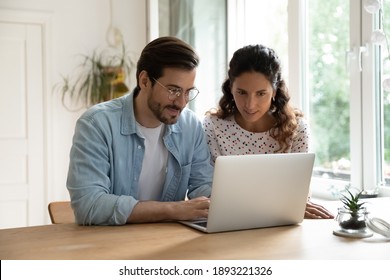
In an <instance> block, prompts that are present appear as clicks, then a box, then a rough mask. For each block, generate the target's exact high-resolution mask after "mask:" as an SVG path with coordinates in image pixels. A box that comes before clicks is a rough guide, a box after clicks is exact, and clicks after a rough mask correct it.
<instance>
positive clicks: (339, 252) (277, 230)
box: [0, 220, 390, 260]
mask: <svg viewBox="0 0 390 280" xmlns="http://www.w3.org/2000/svg"><path fill="white" fill-rule="evenodd" d="M335 225H336V222H335V221H333V220H305V221H304V222H303V223H302V224H300V225H296V226H285V227H274V228H265V229H254V230H244V231H235V232H225V233H214V234H206V233H201V232H198V231H196V230H193V229H191V228H188V227H186V226H184V225H181V224H178V223H155V224H138V225H125V226H79V225H76V224H58V225H45V226H35V227H25V228H14V229H5V230H0V259H2V260H7V259H58V260H69V259H77V260H79V259H91V260H93V259H138V260H145V259H150V260H155V259H165V260H172V259H181V260H189V259H198V260H204V259H206V260H213V259H214V260H227V259H269V260H278V259H283V260H291V259H317V260H326V259H351V260H355V259H385V260H390V239H386V238H384V237H381V236H379V235H376V234H375V235H374V236H373V237H370V238H366V239H352V238H344V237H338V236H335V235H333V234H332V231H333V228H334V226H335Z"/></svg>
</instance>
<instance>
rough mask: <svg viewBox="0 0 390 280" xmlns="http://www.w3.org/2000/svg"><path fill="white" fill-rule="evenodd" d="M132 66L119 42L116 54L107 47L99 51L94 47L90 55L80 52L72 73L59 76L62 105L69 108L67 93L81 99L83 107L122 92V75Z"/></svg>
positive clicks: (123, 82) (124, 87)
mask: <svg viewBox="0 0 390 280" xmlns="http://www.w3.org/2000/svg"><path fill="white" fill-rule="evenodd" d="M113 52H114V53H113ZM115 52H116V53H115ZM133 66H134V63H133V62H132V60H131V59H130V57H129V55H128V54H127V53H126V50H125V46H124V45H123V44H122V48H121V51H120V53H119V54H118V53H117V50H116V49H113V48H109V49H106V50H104V51H102V52H100V53H98V52H96V51H94V52H93V54H92V55H90V56H87V55H83V61H82V63H81V64H80V65H79V67H78V68H77V71H76V73H75V74H74V75H73V76H71V77H69V76H67V77H63V80H62V83H61V84H60V91H61V93H62V103H63V105H64V106H65V107H66V108H68V109H69V106H67V105H66V103H67V102H66V101H67V100H68V99H67V97H69V98H70V99H71V100H72V101H73V102H80V101H81V102H82V104H83V107H90V106H92V105H94V104H97V103H100V102H103V101H107V100H110V99H113V98H116V97H119V96H121V95H123V94H124V93H126V92H128V91H129V88H128V86H127V85H126V77H127V76H129V73H130V71H131V69H132V67H133Z"/></svg>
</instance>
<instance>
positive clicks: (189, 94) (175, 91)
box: [152, 78, 199, 102]
mask: <svg viewBox="0 0 390 280" xmlns="http://www.w3.org/2000/svg"><path fill="white" fill-rule="evenodd" d="M152 79H153V80H154V81H155V82H156V83H158V84H159V85H160V86H162V87H163V88H165V89H166V90H167V92H168V99H169V100H171V101H173V100H175V99H176V98H178V97H179V96H180V95H182V94H183V89H182V88H179V87H173V86H168V87H166V86H164V85H163V84H162V83H160V82H159V81H157V80H156V79H155V78H152ZM198 94H199V90H198V89H197V88H192V89H189V90H187V91H186V92H185V93H184V98H185V100H186V102H190V101H191V100H194V99H195V98H196V97H197V96H198Z"/></svg>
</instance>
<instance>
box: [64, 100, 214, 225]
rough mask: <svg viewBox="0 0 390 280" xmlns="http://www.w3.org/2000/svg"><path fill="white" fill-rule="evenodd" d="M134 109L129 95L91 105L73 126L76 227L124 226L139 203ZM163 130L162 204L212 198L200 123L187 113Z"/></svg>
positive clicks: (139, 152)
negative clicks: (185, 199) (165, 162)
mask: <svg viewBox="0 0 390 280" xmlns="http://www.w3.org/2000/svg"><path fill="white" fill-rule="evenodd" d="M133 108H134V107H133V94H127V95H125V96H123V97H121V98H118V99H114V100H111V101H108V102H104V103H101V104H98V105H95V106H93V107H92V108H90V109H89V110H87V111H86V112H85V113H84V114H83V115H82V116H81V117H80V118H79V120H78V121H77V123H76V128H75V134H74V137H73V145H72V148H71V151H70V164H69V172H68V178H67V188H68V191H69V194H70V198H71V201H72V208H73V210H74V213H75V216H76V221H77V223H79V224H84V225H91V224H99V225H122V224H125V223H126V220H127V218H128V217H129V215H130V213H131V211H132V210H133V208H134V206H135V205H136V204H137V202H138V200H137V194H138V179H139V177H140V173H141V168H142V161H143V157H144V152H145V146H144V139H143V138H142V137H141V136H140V134H139V132H138V130H137V126H136V120H135V117H134V110H133ZM166 128H167V129H166V132H165V134H164V137H163V141H164V145H165V146H166V147H167V149H168V152H169V155H168V164H167V173H166V179H165V183H164V187H163V193H162V196H161V198H160V201H179V200H183V199H184V198H185V196H186V193H187V191H188V193H187V195H188V197H189V198H194V197H198V196H202V195H203V196H210V194H211V181H212V174H213V167H212V166H211V164H210V153H209V148H208V146H207V143H206V140H205V135H204V132H203V129H202V124H201V122H200V120H199V119H198V118H197V117H196V115H195V114H194V112H192V111H191V110H189V109H187V108H185V109H184V110H183V111H182V112H181V115H180V117H179V120H178V122H177V123H176V124H173V125H167V126H166ZM150 176H154V175H153V174H150Z"/></svg>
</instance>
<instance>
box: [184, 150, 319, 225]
mask: <svg viewBox="0 0 390 280" xmlns="http://www.w3.org/2000/svg"><path fill="white" fill-rule="evenodd" d="M314 158H315V155H314V154H313V153H287V154H258V155H234V156H220V157H218V158H217V159H216V161H215V169H214V178H213V186H212V191H211V201H210V209H209V215H208V219H207V227H202V226H200V225H199V224H198V223H199V221H191V222H189V221H186V222H183V223H184V224H186V225H189V226H192V227H194V228H196V229H198V230H202V231H205V232H221V231H232V230H243V229H251V228H262V227H273V226H283V225H291V224H297V223H300V222H302V220H303V218H304V213H305V207H306V201H307V196H308V192H309V188H310V181H311V176H312V170H313V164H314ZM202 222H205V221H202Z"/></svg>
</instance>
